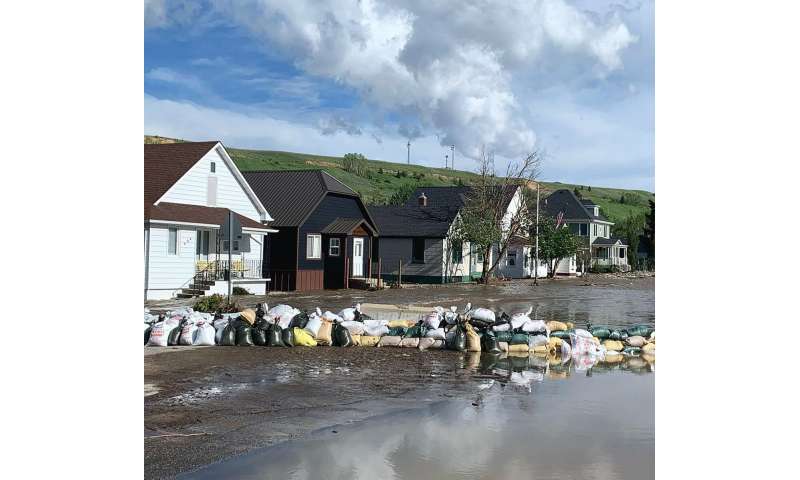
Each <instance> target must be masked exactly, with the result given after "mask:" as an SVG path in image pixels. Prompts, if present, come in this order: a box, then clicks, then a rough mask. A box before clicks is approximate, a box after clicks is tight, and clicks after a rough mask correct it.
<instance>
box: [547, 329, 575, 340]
mask: <svg viewBox="0 0 800 480" xmlns="http://www.w3.org/2000/svg"><path fill="white" fill-rule="evenodd" d="M569 334H570V331H569V330H556V331H554V332H550V337H551V338H553V337H555V338H560V339H562V340H569Z"/></svg>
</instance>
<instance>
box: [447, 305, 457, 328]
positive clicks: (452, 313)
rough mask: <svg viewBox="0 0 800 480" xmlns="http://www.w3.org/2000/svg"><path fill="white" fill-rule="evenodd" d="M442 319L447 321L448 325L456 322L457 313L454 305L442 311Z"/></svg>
mask: <svg viewBox="0 0 800 480" xmlns="http://www.w3.org/2000/svg"><path fill="white" fill-rule="evenodd" d="M444 321H445V322H447V324H448V325H455V324H456V322H458V313H456V307H455V306H452V307H450V310H449V311H447V312H444Z"/></svg>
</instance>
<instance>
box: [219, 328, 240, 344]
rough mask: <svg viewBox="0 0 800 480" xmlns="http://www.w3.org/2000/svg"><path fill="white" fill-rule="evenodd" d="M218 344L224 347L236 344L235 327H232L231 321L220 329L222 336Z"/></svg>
mask: <svg viewBox="0 0 800 480" xmlns="http://www.w3.org/2000/svg"><path fill="white" fill-rule="evenodd" d="M219 344H220V345H224V346H226V347H232V346H234V345H236V327H234V324H233V322H228V324H227V325H225V328H224V329H222V336H221V338H220V342H219Z"/></svg>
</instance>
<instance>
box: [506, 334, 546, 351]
mask: <svg viewBox="0 0 800 480" xmlns="http://www.w3.org/2000/svg"><path fill="white" fill-rule="evenodd" d="M511 343H514V342H513V340H512V342H511ZM549 344H550V341H549V340H548V339H547V337H546V336H545V335H528V347H529V348H534V347H539V346H541V345H545V346H547V345H549Z"/></svg>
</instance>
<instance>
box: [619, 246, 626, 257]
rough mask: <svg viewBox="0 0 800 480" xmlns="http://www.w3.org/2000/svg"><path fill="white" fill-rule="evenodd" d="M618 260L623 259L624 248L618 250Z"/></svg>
mask: <svg viewBox="0 0 800 480" xmlns="http://www.w3.org/2000/svg"><path fill="white" fill-rule="evenodd" d="M619 258H625V249H624V248H620V249H619Z"/></svg>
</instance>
